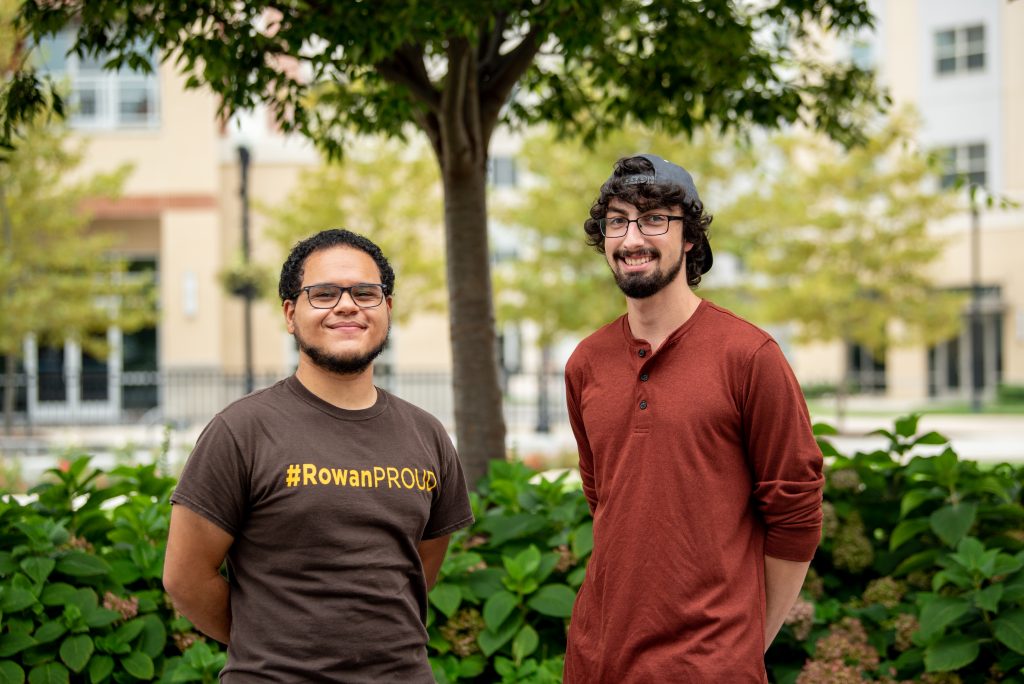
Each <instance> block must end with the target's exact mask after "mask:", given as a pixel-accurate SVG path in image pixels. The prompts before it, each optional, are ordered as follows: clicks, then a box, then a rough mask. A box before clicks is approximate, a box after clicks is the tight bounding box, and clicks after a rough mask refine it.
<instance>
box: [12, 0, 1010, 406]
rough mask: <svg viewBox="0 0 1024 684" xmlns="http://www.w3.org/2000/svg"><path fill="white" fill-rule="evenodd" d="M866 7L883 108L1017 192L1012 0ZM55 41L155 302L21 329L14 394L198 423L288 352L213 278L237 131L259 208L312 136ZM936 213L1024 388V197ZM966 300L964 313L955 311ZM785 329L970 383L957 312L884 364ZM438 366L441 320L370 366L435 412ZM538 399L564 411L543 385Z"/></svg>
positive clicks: (260, 249)
mask: <svg viewBox="0 0 1024 684" xmlns="http://www.w3.org/2000/svg"><path fill="white" fill-rule="evenodd" d="M872 4H873V6H874V9H875V12H876V15H877V16H878V31H877V32H876V33H875V34H873V35H871V36H865V38H864V40H863V41H860V42H856V43H854V44H853V45H852V46H850V49H851V50H852V51H853V52H852V54H853V56H854V57H855V58H857V59H862V60H866V61H868V62H869V63H871V64H873V65H874V66H875V67H876V68H877V69H878V72H879V74H880V77H881V79H882V81H883V82H884V83H885V84H886V85H887V86H888V87H889V88H890V89H891V92H892V94H893V96H894V98H895V100H896V103H897V104H903V103H912V104H914V105H916V106H917V108H918V110H919V111H920V112H921V114H922V116H923V119H924V129H923V131H922V133H921V138H922V143H923V144H924V145H925V146H927V147H929V148H934V149H941V150H944V151H945V153H946V155H947V157H948V164H949V172H950V174H953V173H954V172H956V173H964V174H967V175H968V177H969V178H970V180H971V181H972V182H974V183H977V184H978V185H980V186H982V187H983V188H985V190H986V191H987V192H988V193H990V194H992V195H993V196H998V197H1006V198H1009V199H1013V200H1016V201H1017V202H1019V203H1021V204H1022V205H1024V132H1022V131H1021V130H1020V127H1019V126H1018V125H1017V123H1018V122H1019V121H1022V120H1024V43H1022V41H1020V40H1013V39H1012V38H1013V37H1014V36H1024V3H1021V2H1005V1H1004V0H975V1H974V2H969V3H965V2H959V1H958V0H876V1H874V2H873V3H872ZM66 49H67V43H66V42H62V41H61V40H59V39H58V40H57V41H55V44H54V45H52V46H49V49H47V50H46V51H45V52H46V56H47V66H48V68H49V69H50V70H51V71H52V72H53V73H56V74H63V75H65V76H66V77H67V78H68V79H69V81H70V83H71V84H72V88H73V98H72V100H73V105H74V106H75V108H76V109H75V112H76V113H75V115H74V118H73V121H72V123H73V127H74V129H75V131H76V133H77V134H79V135H81V136H83V137H85V138H87V139H88V140H89V143H90V148H89V154H88V155H87V162H86V164H85V166H84V168H83V172H84V173H87V172H89V171H96V170H110V169H113V168H116V167H117V166H119V165H120V164H122V163H125V162H128V163H131V164H132V165H133V167H134V171H133V173H132V174H131V176H130V178H129V180H128V182H127V187H126V189H125V193H124V195H123V197H121V198H120V199H119V200H117V201H113V202H108V203H105V204H102V205H99V206H97V207H95V209H96V213H95V226H94V228H95V229H96V230H103V231H110V232H113V233H114V234H115V235H117V236H118V240H119V247H118V249H119V251H120V253H121V254H122V255H124V256H125V257H127V258H128V259H129V260H130V262H131V263H132V265H133V268H136V269H140V270H145V269H152V270H154V271H155V273H156V275H157V281H158V288H159V305H160V318H159V321H158V322H157V324H156V325H155V326H154V327H153V328H151V329H148V330H143V331H139V332H136V333H132V334H122V333H121V332H120V331H117V330H111V331H110V332H109V334H108V338H109V340H110V342H111V344H110V353H109V355H108V356H107V357H106V358H102V359H97V358H91V357H89V356H88V355H86V354H83V353H82V352H81V350H79V349H78V348H77V347H76V346H75V345H74V343H73V342H68V343H67V344H66V345H65V346H64V347H63V348H52V349H51V348H37V347H36V346H35V345H34V343H33V342H32V341H31V340H29V341H27V342H26V349H25V351H26V354H25V363H24V370H25V378H26V383H25V391H24V392H23V396H22V397H21V398H20V400H19V404H20V408H21V410H22V411H23V412H24V414H25V415H27V416H30V418H31V419H32V420H33V421H34V422H89V421H114V420H131V421H143V422H162V421H175V422H196V421H200V422H201V421H205V420H206V419H208V418H209V416H210V415H211V414H212V413H213V412H214V411H215V410H217V409H219V408H220V407H221V406H223V405H224V404H226V403H227V402H228V401H230V400H231V399H233V398H235V397H237V396H239V395H240V394H241V393H242V392H243V391H244V389H245V386H246V382H245V378H246V373H245V371H246V367H247V363H246V359H247V358H248V359H250V361H249V364H248V365H249V366H251V368H252V371H253V373H254V376H255V378H254V382H255V385H256V386H260V385H263V384H267V383H269V382H271V381H272V380H274V379H277V378H280V377H283V376H284V375H286V374H287V373H289V372H291V370H292V369H293V368H294V365H295V363H296V351H295V346H294V342H293V340H292V339H291V338H290V336H288V335H287V334H286V331H285V329H284V326H283V323H282V319H281V315H280V309H279V306H278V305H277V302H276V301H269V302H268V301H257V302H254V303H253V304H252V306H251V325H249V326H247V325H246V315H245V309H246V307H245V305H244V302H243V300H241V299H239V298H237V297H232V296H230V295H228V294H227V293H226V292H225V291H224V289H223V287H222V286H221V284H220V281H219V278H218V274H219V273H220V272H221V271H222V270H224V269H225V268H227V267H228V266H230V265H231V264H233V263H235V262H236V261H237V260H238V259H239V255H240V253H241V248H242V243H243V231H242V206H243V205H242V197H241V195H240V191H241V176H242V173H241V164H240V156H239V147H240V146H243V145H244V146H245V147H246V149H248V151H249V153H250V158H251V165H250V167H249V173H248V186H247V187H248V194H249V197H250V198H251V199H252V200H253V201H254V202H256V201H258V202H259V203H261V204H263V205H278V204H280V203H282V202H284V201H285V200H286V198H287V197H288V195H289V193H290V192H291V191H292V190H293V189H294V188H295V186H296V183H297V182H298V179H299V172H300V171H301V170H302V169H304V168H308V167H309V166H311V165H315V164H318V163H319V158H318V156H317V154H316V153H315V151H314V150H312V149H311V147H310V146H309V144H308V143H305V142H304V141H302V140H299V139H294V138H285V137H283V136H281V135H279V134H278V133H277V132H276V131H275V129H274V127H273V125H272V122H271V121H270V118H269V117H268V116H266V115H264V114H261V113H256V114H251V115H248V116H243V117H239V118H238V119H236V120H234V121H232V122H231V123H230V124H224V123H222V122H220V121H219V120H218V118H217V100H216V98H215V97H214V96H213V95H211V94H209V93H207V92H205V91H202V90H198V91H196V90H193V91H186V90H185V89H184V79H183V78H182V77H181V76H179V75H176V74H175V73H174V72H173V69H172V68H171V67H170V66H167V65H164V66H161V67H160V68H159V69H158V72H157V74H156V75H152V76H142V75H138V74H132V73H127V72H125V73H108V72H104V71H102V69H101V68H100V65H99V64H95V63H89V62H80V61H79V60H78V59H77V58H75V57H73V56H72V57H63V55H64V53H65V51H66ZM516 147H517V145H516V144H515V141H514V140H503V139H496V140H495V146H494V149H493V150H492V153H493V154H492V157H493V158H492V167H493V168H492V180H493V182H494V185H495V186H496V187H497V188H498V189H499V191H500V192H505V193H509V192H512V193H514V192H515V190H514V188H515V186H516V184H517V179H516V168H515V162H514V154H515V150H516ZM950 178H952V175H950ZM323 227H325V226H310V231H311V232H312V231H314V230H316V229H319V228H323ZM352 227H353V228H356V229H358V227H356V226H352ZM265 228H266V219H265V217H263V216H262V215H260V214H259V213H258V212H255V211H253V212H252V213H251V220H250V224H249V236H250V244H251V252H252V255H253V256H254V257H255V258H257V259H259V260H261V261H264V262H276V263H280V259H281V256H282V255H281V254H279V253H276V249H275V248H272V247H271V246H270V245H269V243H268V241H266V240H264V239H262V237H261V236H262V233H263V231H264V229H265ZM934 229H935V230H936V231H937V232H940V233H942V234H943V235H946V236H948V237H949V239H950V244H949V248H948V250H947V251H946V253H945V254H944V256H943V258H942V259H941V260H940V261H939V263H937V264H936V266H935V273H934V275H935V277H936V279H937V281H938V282H939V283H940V284H941V286H942V287H947V288H954V289H959V290H965V291H966V290H970V288H971V287H972V272H971V264H972V245H974V244H976V245H977V247H978V251H977V257H978V259H979V262H978V263H979V264H980V271H979V281H978V285H979V286H980V289H979V292H980V328H979V330H980V335H979V338H980V340H981V344H980V347H979V348H980V350H981V353H980V357H979V358H980V360H981V367H982V369H983V375H982V376H981V383H982V390H983V392H984V393H985V394H987V395H991V394H992V393H993V392H994V388H995V387H996V386H997V385H998V384H1000V383H1005V384H1016V385H1024V269H1021V267H1020V266H1019V264H1018V262H1019V260H1020V256H1021V255H1024V209H1021V208H1017V209H1012V210H995V209H988V208H985V209H983V210H982V211H981V212H980V214H979V216H978V219H977V222H976V223H975V222H972V217H971V214H970V212H969V211H967V210H966V208H965V210H964V211H962V212H960V213H958V214H957V215H955V216H953V217H951V218H949V219H948V220H946V221H945V222H943V223H942V225H937V226H935V227H934ZM496 230H497V232H498V233H500V228H498V227H496ZM972 236H975V237H977V240H976V242H972ZM494 246H495V250H496V251H497V252H499V255H498V256H499V257H500V253H501V252H502V250H507V251H509V252H510V253H514V251H515V245H514V244H513V245H510V244H505V242H503V241H502V240H501V235H500V234H496V235H495V240H494ZM724 265H725V261H723V267H724ZM969 314H970V311H969V310H965V312H964V315H965V320H967V318H968V316H969ZM247 328H249V329H251V331H252V334H251V343H250V344H251V352H250V353H249V354H247V353H246V347H247V345H246V334H245V331H246V329H247ZM506 332H509V331H506ZM511 332H512V333H514V332H515V331H511ZM526 337H527V338H529V335H528V334H527V335H526ZM503 338H504V341H505V347H504V348H503V353H504V355H505V356H506V358H507V359H508V360H509V366H510V367H511V368H513V369H520V368H519V367H521V370H523V371H529V370H530V367H532V366H536V365H537V363H539V361H538V360H537V355H536V353H534V352H533V351H531V349H530V345H529V343H528V342H526V343H522V342H521V341H520V335H517V334H506V335H503ZM781 341H782V342H783V345H784V346H785V347H787V352H788V353H789V355H790V358H791V360H792V362H793V365H794V368H795V369H796V371H797V374H798V376H799V377H800V379H801V380H802V381H803V382H805V383H815V382H823V381H824V382H834V381H836V380H837V373H838V370H839V369H840V368H841V367H842V363H841V361H842V359H843V355H844V354H850V355H851V359H852V360H853V363H854V366H855V368H856V370H857V372H858V374H859V380H860V385H861V386H862V388H865V389H866V390H868V391H873V392H875V393H879V394H884V395H886V396H889V397H893V398H900V399H905V400H910V401H919V400H924V399H927V398H929V397H936V398H949V397H961V398H963V397H967V396H969V395H970V390H971V382H972V377H973V376H972V359H973V358H974V356H973V354H972V344H971V341H972V336H971V328H970V326H968V325H965V326H964V328H963V331H962V332H961V334H960V335H959V336H958V337H956V338H954V339H951V340H948V341H946V342H944V343H942V344H939V345H937V346H935V347H933V348H930V349H925V348H909V349H894V350H891V351H890V352H889V353H888V355H887V356H886V358H885V359H882V360H874V359H871V358H870V357H868V356H867V355H866V354H863V353H861V352H860V351H859V350H856V349H852V350H851V349H848V348H845V347H843V346H842V345H822V346H815V347H813V348H810V347H803V348H792V347H790V346H789V345H786V342H785V336H784V335H783V336H782V340H781ZM558 356H559V358H561V357H563V356H564V354H563V353H562V351H559V353H558ZM450 363H451V361H450V347H449V346H448V328H447V321H446V320H445V319H444V318H442V317H439V316H427V317H420V318H418V319H416V320H415V321H414V322H412V323H410V324H407V325H404V326H396V328H395V330H394V331H393V335H392V344H391V345H390V349H389V351H388V352H387V358H386V359H385V365H386V366H387V367H388V368H391V369H398V370H399V371H416V372H421V373H422V375H412V374H409V375H405V374H399V375H398V376H396V378H397V379H394V380H392V382H394V383H396V384H395V385H393V386H394V388H395V389H396V390H398V391H400V392H401V393H402V394H404V395H405V396H407V397H408V398H410V399H412V400H413V401H415V402H417V403H420V404H423V405H425V406H427V407H428V408H430V409H431V410H433V411H434V412H435V413H437V414H438V415H439V416H440V417H442V419H443V420H446V421H448V422H449V424H450V389H448V388H447V380H446V377H445V376H446V374H447V372H448V369H449V368H450ZM524 377H525V378H526V379H525V380H524V379H523V378H520V379H519V380H520V384H522V383H525V385H524V387H526V388H525V389H524V390H523V395H524V396H526V395H535V392H536V387H535V383H534V381H533V380H532V379H529V376H524ZM558 385H560V382H555V383H554V385H553V386H558ZM515 387H516V384H515V382H513V384H512V385H511V386H510V388H511V389H512V390H513V391H514V389H515ZM555 391H557V390H555ZM513 393H514V392H513ZM511 403H514V402H511ZM552 410H554V411H556V412H557V413H559V414H560V413H562V412H563V411H564V408H563V407H562V406H561V405H560V404H559V402H558V400H556V401H554V403H553V405H552ZM449 426H450V425H449Z"/></svg>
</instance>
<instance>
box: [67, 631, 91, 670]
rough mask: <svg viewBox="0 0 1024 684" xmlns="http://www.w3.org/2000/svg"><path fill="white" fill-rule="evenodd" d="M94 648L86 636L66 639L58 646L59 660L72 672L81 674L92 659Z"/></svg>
mask: <svg viewBox="0 0 1024 684" xmlns="http://www.w3.org/2000/svg"><path fill="white" fill-rule="evenodd" d="M94 648H95V647H94V646H93V643H92V639H90V638H89V635H88V634H81V635H79V636H72V637H68V638H67V639H65V640H64V643H62V644H61V645H60V659H61V660H63V661H64V664H65V665H67V666H68V667H69V668H71V671H72V672H81V671H82V670H83V669H85V666H86V664H87V663H88V662H89V658H91V657H92V652H93V650H94Z"/></svg>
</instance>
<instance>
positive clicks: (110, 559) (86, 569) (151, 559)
mask: <svg viewBox="0 0 1024 684" xmlns="http://www.w3.org/2000/svg"><path fill="white" fill-rule="evenodd" d="M65 465H66V467H65V468H55V469H53V470H50V471H48V473H49V475H50V476H51V477H52V479H53V480H54V481H52V482H47V483H45V484H42V485H39V486H37V487H35V488H34V489H33V490H31V491H30V494H35V495H36V496H37V498H36V499H35V500H34V501H33V502H31V503H28V504H25V505H22V504H20V503H19V502H18V501H17V500H16V499H15V498H14V497H4V498H3V499H2V500H0V549H2V550H0V623H2V625H3V627H2V629H0V681H2V682H22V681H24V679H25V678H26V676H27V678H28V680H29V681H30V682H32V683H33V684H34V683H35V682H53V683H56V682H68V681H70V680H71V679H74V681H88V682H109V681H114V682H130V681H149V680H154V679H156V680H159V681H167V682H170V681H175V682H190V681H206V682H214V681H216V679H217V673H218V672H219V670H220V668H221V667H223V665H224V655H223V654H222V653H220V652H219V646H218V645H217V644H215V643H213V647H212V648H211V646H210V645H209V644H207V643H205V641H204V640H203V639H202V638H201V637H200V636H199V635H198V634H196V633H195V632H194V631H192V625H191V624H190V623H189V622H188V620H186V619H185V618H183V617H181V616H180V615H176V614H175V612H174V610H173V608H172V607H171V605H170V601H168V599H167V596H166V595H165V594H164V591H163V589H162V585H161V579H160V578H161V574H162V572H163V558H164V549H165V548H166V544H167V525H168V520H169V503H168V497H169V496H170V492H171V489H172V488H173V486H174V480H173V479H171V478H167V477H161V476H159V475H157V474H156V472H155V468H154V466H140V467H134V468H129V467H120V468H116V469H114V470H113V471H111V472H110V473H109V474H105V473H102V472H101V471H99V470H90V469H89V467H88V466H89V459H88V457H80V458H77V459H75V460H73V461H71V462H70V463H65Z"/></svg>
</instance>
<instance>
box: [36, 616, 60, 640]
mask: <svg viewBox="0 0 1024 684" xmlns="http://www.w3.org/2000/svg"><path fill="white" fill-rule="evenodd" d="M67 631H68V629H67V627H65V626H64V623H62V622H60V621H59V620H51V621H50V622H46V623H43V625H42V626H41V627H40V628H39V629H37V630H36V631H35V634H33V635H32V636H33V637H35V640H36V642H37V643H40V644H48V643H50V642H51V641H56V640H57V639H59V638H61V637H62V636H64V634H65V633H66V632H67Z"/></svg>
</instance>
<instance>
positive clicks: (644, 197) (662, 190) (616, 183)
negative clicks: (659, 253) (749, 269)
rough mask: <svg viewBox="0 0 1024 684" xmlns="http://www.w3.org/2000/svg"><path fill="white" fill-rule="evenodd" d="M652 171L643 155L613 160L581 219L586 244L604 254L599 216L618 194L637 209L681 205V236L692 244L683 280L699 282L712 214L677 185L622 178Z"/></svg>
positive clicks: (697, 283)
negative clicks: (599, 188) (629, 180)
mask: <svg viewBox="0 0 1024 684" xmlns="http://www.w3.org/2000/svg"><path fill="white" fill-rule="evenodd" d="M653 173H654V165H653V164H651V162H650V161H648V160H647V159H645V158H644V157H623V158H621V159H619V160H618V161H617V162H615V168H614V170H613V171H612V177H611V178H609V179H608V180H607V181H605V184H604V185H602V186H601V195H600V196H599V197H598V198H597V200H595V201H594V204H593V206H591V207H590V218H589V219H587V220H586V221H585V222H584V223H583V230H584V232H586V234H587V244H588V245H590V246H592V247H594V248H595V249H596V250H597V251H598V252H600V253H601V254H604V236H603V235H602V234H601V226H600V224H599V220H600V219H603V218H604V217H605V216H606V215H607V213H608V204H609V203H610V202H611V200H612V198H613V197H617V198H619V199H620V200H622V201H623V202H626V203H627V204H632V205H633V206H635V207H636V208H637V209H639V210H640V211H647V210H648V209H653V208H657V207H673V206H680V207H682V213H683V238H684V240H685V242H689V243H692V244H693V247H692V248H691V249H690V251H689V252H687V253H686V282H687V283H688V284H689V285H690V287H696V286H697V285H699V284H700V280H701V273H702V271H703V267H704V262H705V260H706V259H707V256H706V254H707V251H706V246H707V245H708V237H707V236H708V226H710V225H711V220H712V216H711V215H710V214H706V213H704V205H703V203H702V202H701V201H700V200H699V199H696V198H689V197H687V195H686V191H685V190H684V189H683V188H682V187H681V186H679V185H675V184H664V183H632V184H630V183H624V182H623V181H622V178H624V177H625V176H633V175H638V174H641V175H647V174H653Z"/></svg>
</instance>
